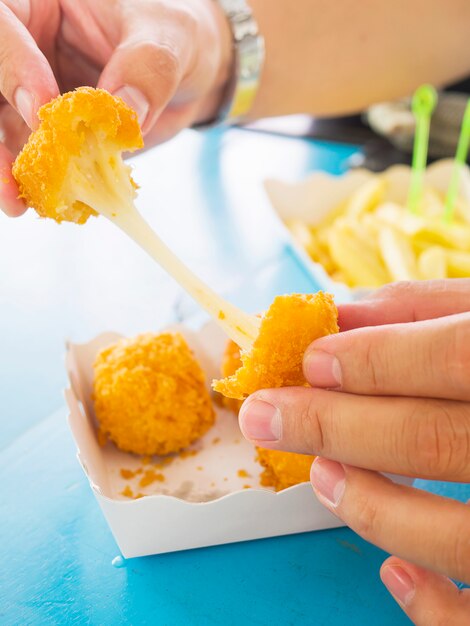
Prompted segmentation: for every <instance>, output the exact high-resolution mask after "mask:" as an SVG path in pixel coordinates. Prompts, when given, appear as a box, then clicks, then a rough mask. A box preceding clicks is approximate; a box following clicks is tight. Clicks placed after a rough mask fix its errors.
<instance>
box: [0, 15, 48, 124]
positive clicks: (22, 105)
mask: <svg viewBox="0 0 470 626" xmlns="http://www.w3.org/2000/svg"><path fill="white" fill-rule="evenodd" d="M0 32H1V33H2V36H1V37H0V93H1V94H2V95H3V96H4V97H5V99H6V100H7V101H8V102H9V103H10V104H11V105H12V106H13V107H14V108H15V109H16V110H17V111H18V113H19V114H20V115H21V116H22V117H23V119H24V121H25V122H26V123H27V124H28V126H29V127H30V128H35V127H36V125H37V115H36V114H37V110H38V108H39V107H40V106H42V105H43V104H45V103H46V102H49V100H51V99H52V98H53V97H55V96H57V95H58V94H59V88H58V86H57V82H56V80H55V78H54V73H53V72H52V69H51V67H50V65H49V62H48V61H47V59H46V57H45V56H44V54H43V53H42V52H41V50H40V49H39V48H38V46H37V44H36V42H35V41H34V39H33V37H32V36H31V34H30V33H29V31H28V29H27V28H26V27H25V26H24V24H22V22H21V21H20V20H19V19H18V18H17V17H16V16H15V14H14V13H13V12H12V11H11V10H10V9H9V8H8V7H6V6H5V5H4V4H3V3H0Z"/></svg>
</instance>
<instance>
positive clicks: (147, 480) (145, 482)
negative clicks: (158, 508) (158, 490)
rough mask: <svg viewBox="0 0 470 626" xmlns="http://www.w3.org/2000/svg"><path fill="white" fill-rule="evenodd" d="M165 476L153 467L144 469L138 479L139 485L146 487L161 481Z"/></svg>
mask: <svg viewBox="0 0 470 626" xmlns="http://www.w3.org/2000/svg"><path fill="white" fill-rule="evenodd" d="M164 481H165V476H164V475H163V474H161V473H159V472H156V471H155V470H153V469H149V470H145V472H144V475H143V476H142V478H141V479H140V481H139V487H148V486H149V485H152V484H153V483H155V482H159V483H163V482H164Z"/></svg>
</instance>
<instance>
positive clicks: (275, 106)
mask: <svg viewBox="0 0 470 626" xmlns="http://www.w3.org/2000/svg"><path fill="white" fill-rule="evenodd" d="M249 2H250V5H251V7H252V9H253V11H254V14H255V17H256V19H257V21H258V24H259V27H260V30H261V32H262V34H263V35H264V37H265V42H266V61H265V66H264V70H263V75H262V80H261V85H260V90H259V92H258V95H257V97H256V101H255V103H254V106H253V108H252V110H251V112H250V117H252V118H258V117H264V116H272V115H283V114H289V113H311V114H314V115H320V116H321V115H326V116H329V115H341V114H348V113H355V112H358V111H360V110H362V109H364V108H365V107H367V106H368V105H370V104H372V103H374V102H380V101H385V100H389V99H394V98H398V97H401V96H405V95H409V94H410V93H411V92H412V91H413V90H414V89H415V88H416V87H417V86H418V85H419V84H421V83H424V82H430V83H432V84H434V85H436V86H441V85H445V84H448V83H450V82H452V81H454V80H457V79H459V78H462V77H464V76H465V75H467V74H470V2H468V0H447V1H446V2H443V0H427V1H425V0H413V1H412V2H409V1H408V0H393V1H390V0H361V2H357V1H354V0H343V1H340V2H329V1H328V0H296V1H295V2H292V0H274V1H273V0H249Z"/></svg>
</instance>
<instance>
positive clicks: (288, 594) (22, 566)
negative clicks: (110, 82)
mask: <svg viewBox="0 0 470 626" xmlns="http://www.w3.org/2000/svg"><path fill="white" fill-rule="evenodd" d="M355 151H356V149H355V148H352V147H350V146H349V147H348V146H343V145H338V144H336V145H335V144H327V143H319V142H311V141H304V140H300V139H289V138H282V137H275V136H270V135H265V134H257V133H253V132H247V131H241V130H235V129H232V130H227V131H219V130H213V131H210V132H207V133H202V134H198V133H195V132H193V131H186V132H184V133H182V134H181V135H180V136H179V137H177V138H175V139H174V140H173V141H171V142H169V143H168V144H166V145H164V146H161V147H159V148H157V149H154V150H152V151H150V152H147V153H144V154H142V155H139V156H137V157H135V158H134V159H133V165H134V167H135V177H136V179H137V181H138V182H139V184H140V185H141V191H140V194H139V200H138V206H139V208H140V210H141V211H142V213H143V214H144V215H145V217H146V218H147V219H148V220H149V221H150V223H151V224H152V225H153V226H154V227H155V228H156V229H157V230H158V232H159V233H160V234H161V235H162V237H164V239H165V240H166V241H167V242H168V243H169V244H170V245H171V246H172V247H173V248H174V249H175V251H176V252H177V253H178V254H179V255H181V257H182V258H183V259H184V260H185V261H186V262H187V263H188V264H189V265H190V266H191V267H192V268H193V269H194V270H195V271H196V272H197V273H199V274H200V275H201V277H203V278H204V279H205V280H207V282H209V283H210V284H211V285H212V286H213V287H214V288H215V289H217V290H218V291H220V292H221V293H223V294H225V295H226V296H227V297H229V298H231V299H232V300H233V301H234V302H237V303H238V304H239V305H240V306H243V307H246V308H247V309H250V310H259V309H262V308H263V307H265V306H266V305H267V304H269V302H270V301H271V300H272V298H273V297H274V295H276V294H278V293H285V292H289V291H303V292H309V291H313V290H315V289H316V288H317V285H316V284H315V283H314V282H313V280H312V278H311V277H310V275H309V274H308V272H306V271H305V269H303V268H302V267H301V265H300V264H299V262H298V260H297V258H296V256H295V254H294V253H293V251H292V250H291V248H290V246H289V244H288V243H287V241H286V239H285V237H284V235H283V232H282V230H281V228H280V226H279V224H278V223H277V221H276V220H275V219H274V218H273V216H272V213H271V209H270V206H269V203H268V202H267V198H266V196H265V193H264V191H263V187H262V181H263V179H265V178H267V177H278V178H284V179H286V180H296V179H299V178H301V177H303V176H305V175H306V174H307V173H308V172H309V171H311V170H314V169H323V170H326V171H329V172H332V173H340V172H342V171H344V169H345V168H346V167H347V159H348V157H349V156H351V155H352V154H353V153H354V152H355ZM0 266H1V267H2V270H1V274H0V328H1V332H0V347H1V349H0V419H1V422H0V484H1V492H2V495H1V498H0V540H1V545H2V567H1V569H0V623H1V624H2V625H5V626H8V625H10V624H12V625H13V624H15V625H16V624H21V625H27V624H41V625H48V624H93V625H95V624H96V625H100V626H101V625H107V624H113V625H114V624H133V625H135V624H162V625H163V624H171V625H174V624H197V625H199V624H261V625H264V624H317V625H318V626H320V625H332V626H336V625H343V624H345V625H346V624H347V625H348V626H354V625H361V626H362V625H363V624H366V623H369V624H380V625H381V626H387V625H393V626H398V625H400V624H407V623H409V622H408V620H407V618H406V617H404V615H403V614H402V612H401V611H400V609H399V608H398V607H397V606H396V605H395V603H394V601H393V600H392V599H391V598H390V597H389V595H388V593H387V592H386V590H385V589H384V588H383V586H382V584H381V582H380V580H379V577H378V570H379V567H380V564H381V562H382V561H383V560H384V558H385V556H386V555H385V554H384V553H383V552H382V551H380V550H378V549H376V548H374V547H373V546H370V545H368V544H367V543H366V542H364V541H363V540H362V539H361V538H359V537H358V536H357V535H355V534H354V533H353V532H351V531H350V530H348V529H345V528H342V529H336V530H329V531H323V532H316V533H307V534H303V535H293V536H289V537H281V538H274V539H267V540H262V541H254V542H247V543H241V544H234V545H227V546H219V547H213V548H206V549H201V550H192V551H187V552H180V553H175V554H167V555H160V556H155V557H147V558H139V559H132V560H129V561H127V562H126V563H125V567H123V568H121V569H115V568H113V567H112V566H111V561H112V559H113V557H115V556H116V555H117V554H118V549H117V547H116V544H115V542H114V540H113V538H112V536H111V534H110V532H109V530H108V527H107V525H106V523H105V521H104V518H103V517H102V515H101V512H100V510H99V508H98V506H97V504H96V502H95V500H94V497H93V495H92V493H91V490H90V488H89V486H88V482H87V480H86V479H85V477H84V475H83V473H82V471H81V469H80V467H79V465H78V463H77V461H76V458H75V449H74V443H73V441H72V438H71V436H70V434H69V432H68V429H67V426H66V422H65V417H66V409H65V407H64V403H63V399H62V389H63V387H64V386H65V382H66V381H65V374H64V367H63V352H64V347H63V346H64V340H65V339H66V338H71V339H73V340H75V341H85V340H88V339H90V338H91V337H93V336H94V335H96V334H97V333H99V332H101V331H104V330H116V331H118V332H121V333H123V334H133V333H137V332H139V331H144V330H151V329H158V328H159V327H161V326H163V325H165V324H167V323H169V322H172V321H175V319H185V318H189V317H194V314H195V313H197V308H196V307H195V305H194V304H193V303H192V302H191V301H189V300H188V298H187V297H186V296H185V295H184V294H182V292H181V290H180V289H179V287H178V286H177V285H176V284H175V283H174V282H173V281H172V279H170V278H169V277H168V276H166V275H165V274H164V272H163V271H162V270H160V269H159V268H158V267H156V266H155V265H154V264H152V263H150V262H149V261H148V259H147V257H146V256H145V255H144V254H143V253H142V252H141V251H140V250H139V249H137V248H136V247H135V246H134V245H133V244H132V243H131V242H130V241H127V240H126V238H125V237H124V236H123V235H122V234H121V233H119V232H118V231H117V230H115V229H113V228H112V227H111V226H110V225H109V224H108V223H106V222H105V221H104V220H93V221H91V222H90V223H89V224H88V225H87V226H86V227H84V228H78V227H76V226H74V225H68V224H65V225H62V226H57V225H56V224H54V223H51V222H49V221H47V220H44V221H42V220H38V219H37V218H36V217H35V215H34V214H33V213H29V214H28V215H27V216H25V217H23V218H21V219H19V220H8V219H7V218H5V217H3V216H0ZM420 486H421V487H424V488H427V489H431V490H433V491H435V492H437V493H443V494H446V495H448V496H451V497H456V498H459V499H462V500H464V499H468V498H469V497H470V490H469V488H468V487H466V486H464V485H453V486H449V485H442V484H439V483H427V482H425V481H421V483H420Z"/></svg>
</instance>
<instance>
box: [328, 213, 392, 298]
mask: <svg viewBox="0 0 470 626" xmlns="http://www.w3.org/2000/svg"><path fill="white" fill-rule="evenodd" d="M328 241H329V249H330V254H331V256H332V258H333V260H334V261H335V263H336V265H337V266H338V268H339V269H340V271H341V272H342V273H343V274H344V276H345V277H346V282H347V284H349V285H350V286H351V287H379V286H380V285H384V284H385V283H387V282H389V280H390V279H389V276H388V274H387V272H386V270H385V268H384V266H383V263H382V260H381V259H380V257H379V255H378V254H377V253H376V252H375V251H374V249H373V247H372V246H367V245H364V241H362V240H359V239H358V238H357V237H356V236H355V233H354V232H353V231H352V230H351V229H350V228H348V225H347V224H346V223H344V222H341V221H340V220H337V221H336V222H335V224H334V225H333V226H332V228H331V229H330V231H329V237H328Z"/></svg>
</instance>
